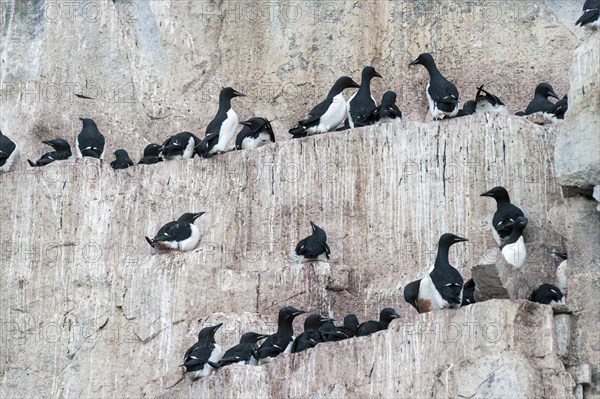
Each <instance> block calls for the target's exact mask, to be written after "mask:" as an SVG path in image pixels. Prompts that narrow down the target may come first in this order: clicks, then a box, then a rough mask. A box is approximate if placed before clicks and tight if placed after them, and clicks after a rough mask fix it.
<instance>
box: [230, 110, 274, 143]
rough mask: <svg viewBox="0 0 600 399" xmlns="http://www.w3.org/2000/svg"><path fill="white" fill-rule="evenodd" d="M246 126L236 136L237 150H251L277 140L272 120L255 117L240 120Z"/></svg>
mask: <svg viewBox="0 0 600 399" xmlns="http://www.w3.org/2000/svg"><path fill="white" fill-rule="evenodd" d="M240 125H243V126H244V127H243V128H242V130H240V132H239V133H238V135H237V137H236V138H235V149H236V150H249V149H252V148H258V147H262V146H263V145H267V144H270V143H274V142H275V133H273V128H272V127H271V122H269V120H268V119H266V118H261V117H255V118H250V119H248V120H247V121H242V122H240Z"/></svg>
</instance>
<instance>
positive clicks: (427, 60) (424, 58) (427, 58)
mask: <svg viewBox="0 0 600 399" xmlns="http://www.w3.org/2000/svg"><path fill="white" fill-rule="evenodd" d="M431 64H434V61H433V57H432V55H431V54H429V53H423V54H421V55H419V56H418V57H417V59H416V60H414V61H413V62H411V63H410V64H408V65H409V66H410V65H424V66H427V65H431Z"/></svg>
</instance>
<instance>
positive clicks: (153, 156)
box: [138, 143, 163, 165]
mask: <svg viewBox="0 0 600 399" xmlns="http://www.w3.org/2000/svg"><path fill="white" fill-rule="evenodd" d="M161 151H162V146H160V145H158V144H155V143H151V144H148V145H147V146H146V148H144V155H143V157H142V159H140V162H138V164H141V165H152V164H155V163H159V162H162V161H163V159H162V158H161V157H160V152H161Z"/></svg>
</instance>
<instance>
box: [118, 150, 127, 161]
mask: <svg viewBox="0 0 600 399" xmlns="http://www.w3.org/2000/svg"><path fill="white" fill-rule="evenodd" d="M115 157H116V158H117V159H129V154H128V153H127V151H125V150H123V149H119V150H117V151H115Z"/></svg>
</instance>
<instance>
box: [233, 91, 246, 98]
mask: <svg viewBox="0 0 600 399" xmlns="http://www.w3.org/2000/svg"><path fill="white" fill-rule="evenodd" d="M233 94H235V95H236V97H246V95H245V94H244V93H241V92H239V91H237V90H234V91H233Z"/></svg>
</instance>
